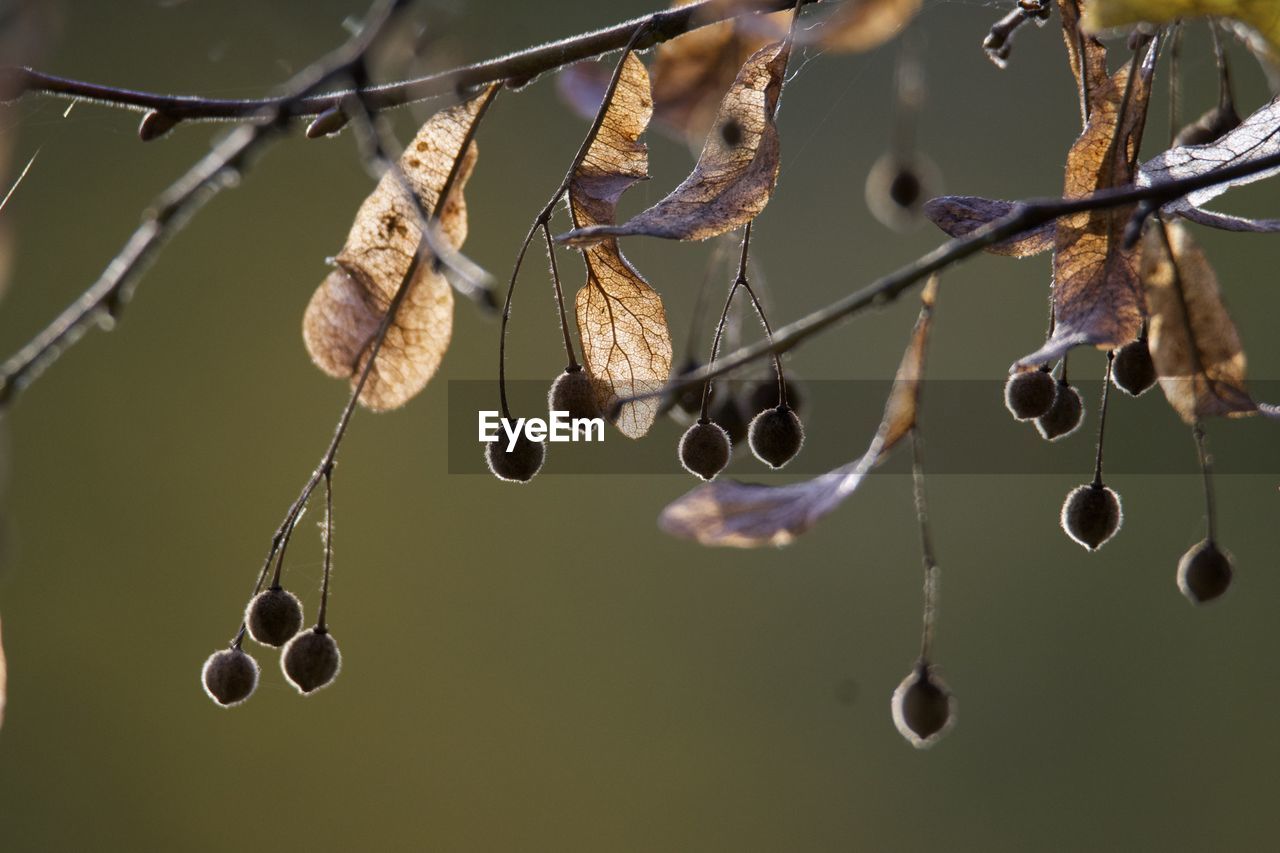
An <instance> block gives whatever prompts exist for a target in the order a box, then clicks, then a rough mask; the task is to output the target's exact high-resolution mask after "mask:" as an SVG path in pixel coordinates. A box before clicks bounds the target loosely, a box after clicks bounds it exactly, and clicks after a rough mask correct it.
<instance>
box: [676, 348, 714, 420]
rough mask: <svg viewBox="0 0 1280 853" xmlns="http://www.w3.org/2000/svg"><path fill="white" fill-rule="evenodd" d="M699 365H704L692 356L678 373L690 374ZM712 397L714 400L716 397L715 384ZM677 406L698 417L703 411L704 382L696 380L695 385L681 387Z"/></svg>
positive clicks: (677, 397)
mask: <svg viewBox="0 0 1280 853" xmlns="http://www.w3.org/2000/svg"><path fill="white" fill-rule="evenodd" d="M699 367H702V363H701V362H699V361H698V360H697V359H696V358H691V359H689V360H688V361H686V362H685V363H684V365H683V366H682V367H681V368H680V370H679V371H678V372H677V374H676V375H677V376H688V375H689V374H690V373H693V372H694V371H695V370H697V369H698V368H699ZM711 398H712V399H713V400H714V399H715V388H714V386H712V391H711ZM675 408H677V409H679V410H680V411H682V412H684V413H685V414H686V415H688V416H689V417H691V418H696V417H697V416H698V415H699V413H701V411H702V383H700V382H696V383H694V384H693V385H688V386H686V387H684V388H682V389H680V392H679V393H677V394H676V405H675Z"/></svg>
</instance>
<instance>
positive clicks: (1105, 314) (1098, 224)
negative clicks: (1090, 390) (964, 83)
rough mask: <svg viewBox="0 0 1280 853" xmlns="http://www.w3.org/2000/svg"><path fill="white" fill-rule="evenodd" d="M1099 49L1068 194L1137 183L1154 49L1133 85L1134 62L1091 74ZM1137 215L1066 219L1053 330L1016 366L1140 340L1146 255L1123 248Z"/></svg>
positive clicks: (1057, 239)
mask: <svg viewBox="0 0 1280 853" xmlns="http://www.w3.org/2000/svg"><path fill="white" fill-rule="evenodd" d="M1068 41H1070V39H1069V40H1068ZM1095 52H1096V51H1095V50H1094V49H1093V48H1089V49H1087V50H1086V60H1085V68H1086V76H1085V78H1084V79H1085V86H1086V90H1085V91H1086V95H1087V98H1088V101H1089V104H1090V108H1089V123H1088V125H1086V127H1085V130H1084V132H1083V133H1082V134H1081V135H1080V137H1079V138H1078V139H1077V140H1076V141H1075V144H1073V145H1072V146H1071V150H1070V151H1069V152H1068V153H1067V167H1066V180H1065V182H1064V188H1063V192H1062V194H1063V196H1064V197H1065V198H1082V197H1084V196H1088V195H1092V194H1093V193H1095V192H1098V191H1100V190H1105V189H1111V188H1113V187H1119V186H1125V185H1128V184H1130V183H1132V181H1133V171H1134V170H1133V167H1132V166H1131V164H1132V163H1133V161H1134V157H1135V154H1136V150H1137V146H1138V143H1139V142H1140V141H1141V135H1142V128H1143V126H1144V124H1145V120H1146V108H1147V101H1148V99H1149V98H1150V95H1151V76H1150V72H1151V64H1152V62H1153V60H1154V54H1153V53H1148V56H1147V62H1146V63H1144V64H1143V65H1142V67H1141V69H1140V70H1139V73H1138V75H1137V77H1136V78H1135V79H1134V81H1133V85H1132V86H1131V87H1130V86H1129V83H1128V81H1129V66H1128V65H1126V66H1124V67H1122V68H1121V69H1120V70H1118V71H1117V72H1116V73H1115V74H1114V75H1112V76H1111V77H1108V78H1105V79H1102V80H1097V79H1096V78H1094V77H1090V76H1089V73H1088V69H1089V67H1090V62H1089V60H1088V56H1091V55H1093V54H1094V53H1095ZM1126 90H1128V94H1129V99H1128V101H1125V95H1126ZM1132 213H1133V205H1126V206H1123V207H1117V208H1107V209H1102V210H1090V211H1083V212H1081V213H1074V214H1070V215H1068V216H1063V217H1060V218H1059V219H1058V221H1057V226H1056V230H1055V232H1054V253H1053V306H1054V329H1053V335H1052V337H1050V339H1049V340H1048V341H1047V342H1046V343H1045V345H1044V346H1043V347H1041V348H1040V349H1039V350H1038V351H1036V352H1034V353H1032V354H1030V355H1028V356H1025V357H1024V358H1022V359H1021V360H1019V362H1018V363H1017V365H1015V367H1017V368H1020V369H1025V368H1027V367H1031V366H1035V365H1039V364H1044V363H1047V362H1049V361H1053V360H1055V359H1058V358H1061V357H1062V355H1063V353H1065V352H1066V351H1067V350H1069V349H1071V348H1072V347H1074V346H1078V345H1080V344H1094V345H1097V346H1100V347H1117V346H1121V345H1123V344H1126V343H1128V342H1129V341H1131V340H1133V339H1135V338H1137V337H1138V332H1139V331H1140V329H1141V326H1142V318H1143V314H1144V311H1145V308H1144V305H1143V297H1142V287H1141V284H1140V283H1139V280H1138V252H1137V250H1136V249H1126V248H1125V247H1124V245H1123V244H1124V239H1123V235H1124V230H1125V225H1126V224H1127V223H1128V221H1129V218H1130V216H1131V215H1132Z"/></svg>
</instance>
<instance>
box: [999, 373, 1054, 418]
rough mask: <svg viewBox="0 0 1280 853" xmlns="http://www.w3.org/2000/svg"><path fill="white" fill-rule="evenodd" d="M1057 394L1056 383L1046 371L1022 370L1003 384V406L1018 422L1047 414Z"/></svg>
mask: <svg viewBox="0 0 1280 853" xmlns="http://www.w3.org/2000/svg"><path fill="white" fill-rule="evenodd" d="M1057 394H1058V383H1057V382H1056V381H1055V380H1054V378H1053V376H1051V375H1050V374H1049V371H1047V370H1024V371H1022V372H1021V373H1015V374H1013V375H1012V376H1010V377H1009V381H1008V382H1006V383H1004V404H1005V406H1006V407H1007V408H1008V409H1009V412H1010V413H1011V414H1012V415H1013V416H1014V417H1015V418H1017V419H1018V420H1020V421H1029V420H1032V419H1033V418H1038V417H1040V416H1041V415H1046V414H1048V413H1049V410H1050V409H1051V408H1053V399H1054V397H1056V396H1057Z"/></svg>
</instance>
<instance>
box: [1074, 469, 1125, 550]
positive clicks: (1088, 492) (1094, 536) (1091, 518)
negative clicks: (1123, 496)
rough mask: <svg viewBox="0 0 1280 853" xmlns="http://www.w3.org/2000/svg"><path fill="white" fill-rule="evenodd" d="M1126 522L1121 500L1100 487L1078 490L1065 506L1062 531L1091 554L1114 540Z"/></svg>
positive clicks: (1084, 487)
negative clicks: (1121, 525) (1110, 540)
mask: <svg viewBox="0 0 1280 853" xmlns="http://www.w3.org/2000/svg"><path fill="white" fill-rule="evenodd" d="M1123 520H1124V513H1123V512H1122V511H1121V509H1120V496H1119V495H1117V494H1116V493H1115V492H1113V491H1112V490H1111V489H1109V488H1107V487H1106V486H1104V485H1102V484H1100V483H1086V484H1085V485H1083V486H1076V487H1075V488H1074V489H1072V490H1071V493H1070V494H1069V495H1067V499H1066V501H1064V502H1063V504H1062V529H1063V530H1065V531H1066V532H1067V535H1068V536H1070V537H1071V538H1072V539H1074V540H1075V541H1076V542H1079V543H1080V544H1081V545H1083V546H1084V547H1085V548H1086V549H1088V550H1090V551H1096V550H1098V549H1099V548H1101V547H1102V545H1103V544H1104V543H1105V542H1106V541H1107V540H1108V539H1110V538H1111V537H1112V536H1115V535H1116V531H1117V530H1119V529H1120V523H1121V522H1122V521H1123Z"/></svg>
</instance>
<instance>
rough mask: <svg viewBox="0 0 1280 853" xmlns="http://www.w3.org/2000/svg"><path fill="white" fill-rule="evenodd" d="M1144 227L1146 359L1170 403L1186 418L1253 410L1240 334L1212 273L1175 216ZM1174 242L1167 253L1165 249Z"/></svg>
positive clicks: (1240, 414) (1236, 415) (1235, 413)
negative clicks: (1148, 357)
mask: <svg viewBox="0 0 1280 853" xmlns="http://www.w3.org/2000/svg"><path fill="white" fill-rule="evenodd" d="M1165 227H1166V228H1168V235H1169V246H1168V247H1166V245H1165V241H1164V237H1163V236H1162V234H1161V233H1160V223H1158V222H1157V223H1155V225H1154V226H1153V227H1151V228H1149V229H1148V230H1147V233H1146V236H1145V238H1144V243H1145V245H1144V246H1143V254H1142V281H1143V285H1144V286H1145V287H1146V291H1147V304H1148V306H1149V307H1150V309H1151V320H1150V331H1149V335H1150V339H1149V342H1148V345H1149V346H1150V348H1151V358H1152V360H1153V361H1154V362H1155V365H1156V372H1157V373H1158V375H1159V377H1160V388H1161V390H1163V391H1164V395H1165V398H1166V399H1167V400H1168V401H1169V405H1171V406H1173V408H1174V410H1175V411H1176V412H1177V413H1178V414H1179V416H1181V417H1182V419H1183V420H1184V421H1186V422H1187V423H1189V424H1190V423H1195V422H1196V421H1197V420H1199V419H1201V418H1206V417H1213V416H1220V415H1225V416H1228V417H1240V416H1243V415H1251V414H1254V413H1255V412H1256V411H1258V404H1257V403H1255V402H1254V400H1253V398H1252V397H1250V396H1249V392H1248V390H1247V389H1246V388H1245V357H1244V349H1243V348H1242V346H1241V344H1240V335H1239V333H1238V332H1237V331H1236V326H1235V323H1233V322H1232V320H1231V316H1230V315H1229V314H1228V313H1227V309H1226V306H1225V305H1223V303H1222V296H1221V294H1220V293H1219V290H1218V277H1217V275H1215V274H1214V271H1213V267H1212V266H1210V265H1209V260H1208V259H1207V258H1206V257H1205V255H1204V252H1202V251H1201V250H1200V247H1199V246H1197V245H1196V243H1195V241H1193V240H1192V239H1191V233H1190V231H1189V230H1188V229H1187V228H1186V227H1185V226H1183V225H1182V224H1181V223H1177V222H1173V223H1168V224H1167V225H1166V226H1165ZM1169 248H1172V249H1173V256H1172V258H1171V257H1170V255H1169V251H1168V249H1169Z"/></svg>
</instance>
